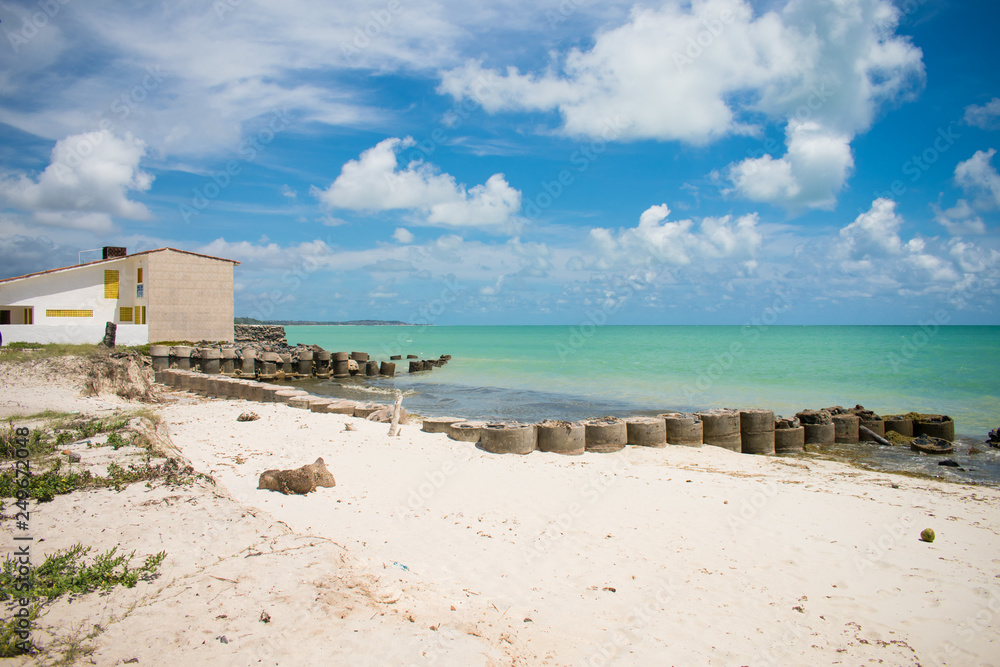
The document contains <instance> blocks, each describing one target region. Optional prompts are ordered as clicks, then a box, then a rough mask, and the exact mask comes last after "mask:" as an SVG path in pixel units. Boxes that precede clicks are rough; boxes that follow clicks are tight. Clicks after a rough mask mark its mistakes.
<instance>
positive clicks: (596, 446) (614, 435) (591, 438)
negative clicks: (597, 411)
mask: <svg viewBox="0 0 1000 667" xmlns="http://www.w3.org/2000/svg"><path fill="white" fill-rule="evenodd" d="M583 426H584V436H585V438H586V450H587V451H588V452H597V453H599V454H609V453H611V452H618V451H621V450H622V449H624V448H625V444H626V443H627V442H628V428H627V427H626V425H625V420H623V419H619V418H618V417H600V418H598V419H588V420H586V421H584V422H583Z"/></svg>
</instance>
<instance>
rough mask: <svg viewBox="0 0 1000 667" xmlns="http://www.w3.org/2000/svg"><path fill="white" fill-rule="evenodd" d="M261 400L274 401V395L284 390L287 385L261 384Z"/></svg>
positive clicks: (265, 401) (263, 401)
mask: <svg viewBox="0 0 1000 667" xmlns="http://www.w3.org/2000/svg"><path fill="white" fill-rule="evenodd" d="M260 389H261V398H260V400H261V402H262V403H274V395H275V394H277V393H278V392H279V391H283V390H284V389H285V387H283V386H281V385H280V384H266V383H265V384H261V386H260Z"/></svg>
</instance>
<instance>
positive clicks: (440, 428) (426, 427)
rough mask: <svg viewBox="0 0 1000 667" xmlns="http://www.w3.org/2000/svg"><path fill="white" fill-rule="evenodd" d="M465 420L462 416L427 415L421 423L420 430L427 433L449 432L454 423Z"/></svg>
mask: <svg viewBox="0 0 1000 667" xmlns="http://www.w3.org/2000/svg"><path fill="white" fill-rule="evenodd" d="M464 421H465V420H464V419H462V418H461V417H427V418H425V419H424V420H423V423H422V424H421V425H420V430H421V431H424V432H425V433H447V432H448V428H449V427H450V426H451V425H452V424H454V423H456V422H464Z"/></svg>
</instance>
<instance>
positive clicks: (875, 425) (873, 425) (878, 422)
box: [858, 419, 885, 438]
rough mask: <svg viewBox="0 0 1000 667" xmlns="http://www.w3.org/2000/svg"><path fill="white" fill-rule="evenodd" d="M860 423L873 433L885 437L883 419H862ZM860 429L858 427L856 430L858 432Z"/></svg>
mask: <svg viewBox="0 0 1000 667" xmlns="http://www.w3.org/2000/svg"><path fill="white" fill-rule="evenodd" d="M860 425H861V426H864V427H865V428H867V429H869V430H871V432H872V433H874V434H875V435H880V436H882V437H883V438H884V437H885V421H884V420H882V419H862V420H861V423H860ZM860 430H861V429H860V428H859V429H858V431H859V432H860Z"/></svg>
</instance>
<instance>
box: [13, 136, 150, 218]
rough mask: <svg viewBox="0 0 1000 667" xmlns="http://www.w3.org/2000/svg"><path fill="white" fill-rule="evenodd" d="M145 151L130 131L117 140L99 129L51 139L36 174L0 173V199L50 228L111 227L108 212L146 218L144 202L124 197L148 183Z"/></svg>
mask: <svg viewBox="0 0 1000 667" xmlns="http://www.w3.org/2000/svg"><path fill="white" fill-rule="evenodd" d="M145 154H146V146H145V144H144V143H143V142H142V141H139V140H137V139H134V138H133V137H132V136H131V135H126V136H125V138H123V139H120V138H118V137H116V136H114V135H113V134H111V133H110V132H106V131H103V130H102V131H98V132H87V133H84V134H77V135H72V136H69V137H66V138H65V139H61V140H59V141H57V142H56V145H55V147H54V148H53V149H52V156H51V162H50V164H49V166H48V167H46V168H45V171H43V172H42V173H41V174H39V176H38V178H37V179H33V178H31V177H29V176H27V175H25V174H5V175H3V176H0V200H2V201H4V202H5V203H6V205H7V206H9V207H12V208H16V209H20V210H23V211H28V212H31V213H32V214H33V215H34V219H35V220H36V221H37V222H39V223H41V224H43V225H49V226H53V227H69V228H76V229H87V230H91V231H110V230H111V229H112V228H113V222H112V217H120V218H126V219H130V220H147V219H149V218H150V217H151V215H150V212H149V210H148V209H147V208H146V207H145V205H143V204H141V203H139V202H135V201H132V200H130V199H129V198H128V197H129V192H145V191H147V190H149V188H150V186H151V185H152V183H153V177H152V176H151V175H149V174H148V173H146V172H144V171H141V170H140V169H139V162H140V160H141V159H142V158H143V156H144V155H145Z"/></svg>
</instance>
